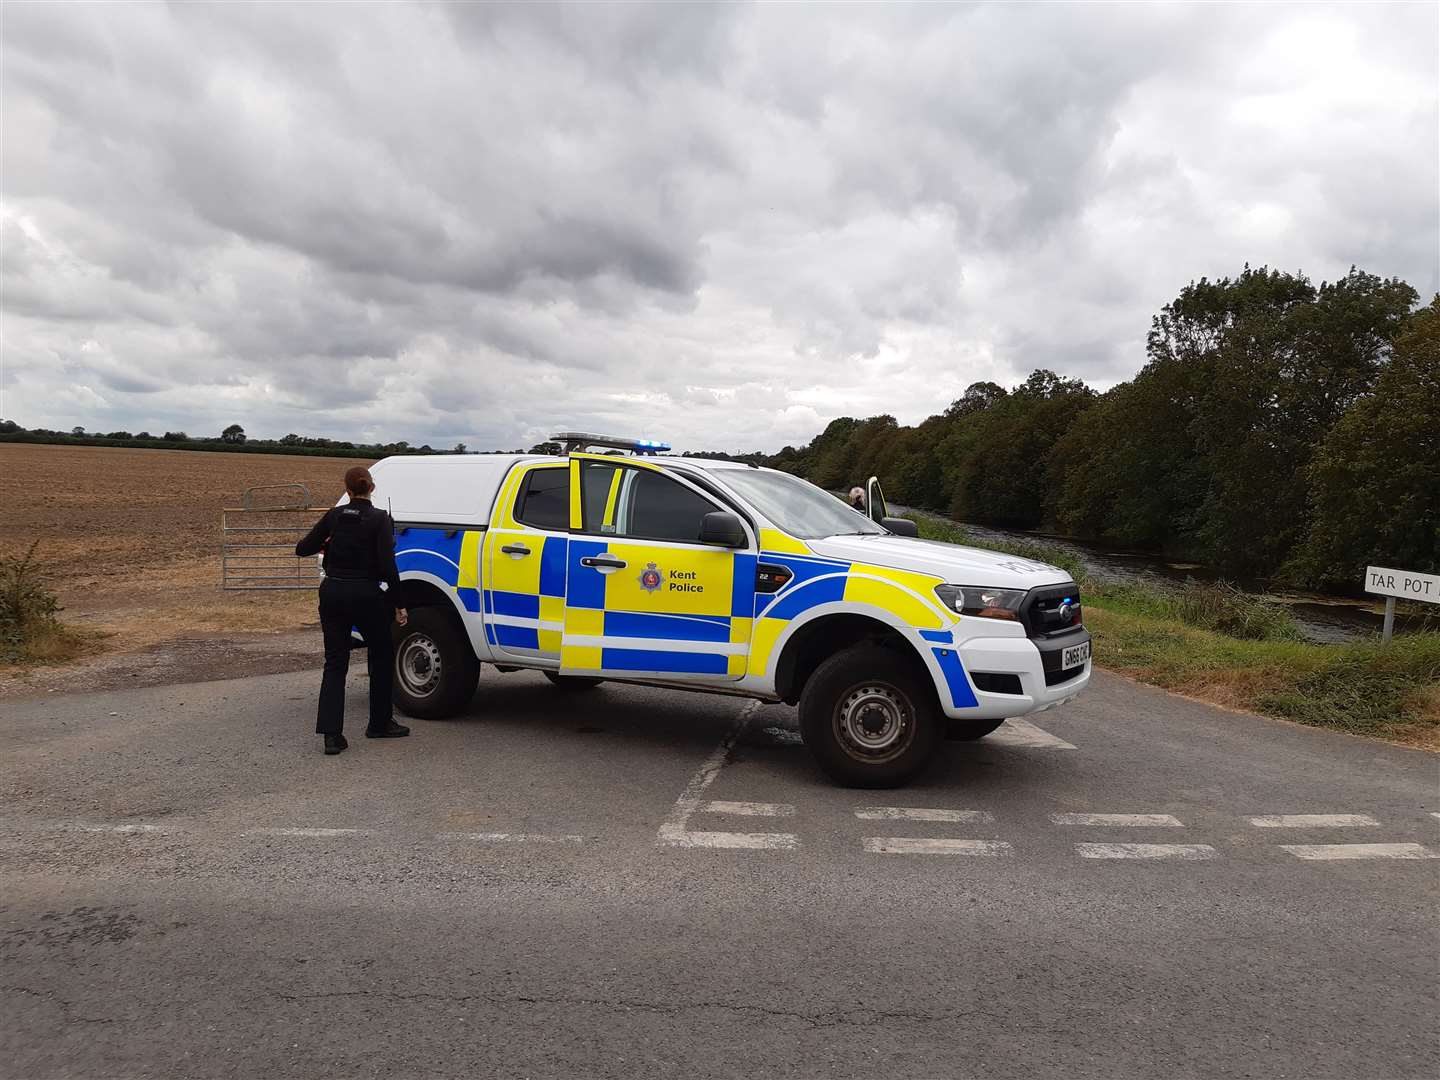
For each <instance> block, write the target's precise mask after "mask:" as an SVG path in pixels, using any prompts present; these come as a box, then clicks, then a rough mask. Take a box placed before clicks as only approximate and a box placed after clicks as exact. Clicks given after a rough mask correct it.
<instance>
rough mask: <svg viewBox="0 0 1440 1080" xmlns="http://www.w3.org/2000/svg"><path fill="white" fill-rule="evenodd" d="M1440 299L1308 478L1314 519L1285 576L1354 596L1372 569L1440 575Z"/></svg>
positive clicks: (1415, 321)
mask: <svg viewBox="0 0 1440 1080" xmlns="http://www.w3.org/2000/svg"><path fill="white" fill-rule="evenodd" d="M1437 416H1440V296H1437V297H1436V298H1435V299H1434V300H1433V301H1432V302H1431V303H1430V305H1429V306H1428V307H1426V308H1425V309H1424V310H1422V311H1420V312H1417V313H1416V314H1415V315H1413V316H1411V318H1410V319H1409V320H1408V322H1407V323H1406V325H1405V327H1404V329H1403V330H1402V331H1401V333H1400V335H1399V336H1398V337H1397V338H1396V339H1395V345H1394V353H1393V355H1392V357H1391V359H1390V362H1389V363H1388V364H1387V365H1386V367H1385V369H1384V371H1383V372H1381V374H1380V377H1379V379H1378V380H1377V381H1376V384H1375V388H1374V393H1373V394H1372V395H1370V396H1366V397H1363V398H1361V399H1360V400H1358V401H1356V402H1355V403H1354V404H1352V405H1351V406H1350V408H1349V409H1348V410H1347V411H1346V412H1345V414H1344V415H1343V416H1342V417H1341V418H1340V420H1339V422H1338V423H1337V424H1336V425H1335V426H1334V428H1333V430H1332V431H1331V432H1330V433H1329V435H1328V437H1327V438H1326V440H1325V442H1324V444H1323V445H1322V446H1321V448H1320V451H1319V453H1317V454H1316V456H1315V460H1314V461H1313V462H1312V463H1311V465H1310V467H1309V469H1308V479H1309V491H1310V510H1311V514H1310V520H1309V525H1308V529H1307V531H1306V534H1305V537H1304V540H1303V542H1302V543H1301V545H1300V546H1299V549H1298V550H1297V551H1296V553H1295V555H1294V557H1293V558H1292V559H1291V560H1290V561H1289V562H1288V563H1287V564H1286V566H1285V571H1284V576H1286V577H1287V578H1290V579H1293V580H1297V581H1301V582H1305V583H1317V584H1325V585H1330V586H1334V587H1339V588H1350V589H1353V588H1355V587H1356V586H1357V585H1358V584H1359V582H1360V581H1361V580H1362V579H1361V575H1362V574H1363V573H1364V568H1365V566H1366V565H1367V564H1370V565H1377V566H1394V567H1397V568H1399V569H1404V570H1419V571H1423V572H1428V573H1435V572H1437V571H1440V425H1437V424H1436V422H1435V418H1436V417H1437Z"/></svg>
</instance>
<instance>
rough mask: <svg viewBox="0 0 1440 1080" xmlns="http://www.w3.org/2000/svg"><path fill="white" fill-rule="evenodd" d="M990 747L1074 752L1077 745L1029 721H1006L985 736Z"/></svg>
mask: <svg viewBox="0 0 1440 1080" xmlns="http://www.w3.org/2000/svg"><path fill="white" fill-rule="evenodd" d="M984 742H985V744H986V745H988V746H1018V747H1025V748H1027V749H1041V748H1049V749H1051V750H1074V749H1075V744H1074V743H1068V742H1066V741H1065V740H1064V739H1062V738H1059V737H1058V736H1055V735H1051V734H1050V732H1048V731H1046V730H1045V729H1044V728H1040V727H1036V726H1035V725H1034V724H1032V723H1030V721H1029V720H1018V719H1017V720H1006V721H1005V723H1003V724H1001V725H1000V726H999V727H998V728H996V729H995V730H994V731H993V732H991V733H990V734H989V735H987V736H985V740H984Z"/></svg>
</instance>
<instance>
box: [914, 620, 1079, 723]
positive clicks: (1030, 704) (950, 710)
mask: <svg viewBox="0 0 1440 1080" xmlns="http://www.w3.org/2000/svg"><path fill="white" fill-rule="evenodd" d="M1089 640H1090V632H1089V631H1088V630H1086V629H1085V628H1084V627H1076V628H1075V629H1074V630H1072V631H1069V632H1067V633H1064V634H1056V635H1053V636H1052V637H1049V638H1036V639H1032V638H1019V637H994V638H989V637H975V638H970V639H969V640H967V641H964V642H962V643H960V644H959V646H958V647H957V649H956V651H957V653H958V654H959V657H960V664H961V666H962V667H963V668H964V669H965V675H966V681H967V682H968V683H969V684H970V689H971V692H972V694H971V696H973V698H974V703H973V704H971V703H970V702H969V700H964V701H958V702H957V701H956V700H955V698H956V697H957V696H958V695H956V694H955V692H954V690H953V689H951V688H948V687H946V686H944V685H940V686H939V687H938V689H939V690H940V700H941V702H942V703H943V704H944V706H945V715H946V716H949V717H954V718H956V719H961V718H968V719H976V720H983V719H991V720H998V719H1001V718H1006V717H1011V716H1025V715H1026V714H1028V713H1035V712H1043V711H1044V710H1046V709H1053V708H1054V707H1055V706H1056V705H1059V704H1060V703H1061V702H1064V701H1069V700H1070V699H1071V698H1073V697H1074V696H1075V695H1076V694H1078V693H1080V691H1081V690H1084V689H1085V687H1086V686H1088V685H1089V683H1090V668H1091V662H1090V661H1088V660H1087V661H1086V662H1085V663H1084V664H1083V665H1080V666H1079V667H1075V668H1070V669H1068V670H1066V669H1062V668H1061V667H1060V658H1061V655H1062V654H1063V652H1064V650H1065V649H1068V648H1070V647H1071V646H1073V645H1080V644H1083V643H1084V642H1087V641H1089ZM1002 691H1004V692H1002Z"/></svg>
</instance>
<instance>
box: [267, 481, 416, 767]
mask: <svg viewBox="0 0 1440 1080" xmlns="http://www.w3.org/2000/svg"><path fill="white" fill-rule="evenodd" d="M345 490H346V491H347V492H348V493H349V495H350V501H349V502H348V503H345V504H343V505H341V506H335V507H332V508H331V509H329V510H327V511H326V512H325V516H324V517H322V518H321V519H320V520H319V521H318V522H316V524H315V527H314V528H313V529H311V530H310V533H309V535H308V536H306V537H305V539H303V540H301V541H300V542H299V543H298V544H296V545H295V554H296V555H300V556H306V555H314V554H316V553H317V552H320V551H322V550H323V551H324V552H325V558H324V563H323V565H324V568H325V580H324V581H323V582H321V583H320V626H321V629H322V630H323V631H324V633H325V674H324V676H323V677H322V679H321V680H320V708H319V713H318V718H317V719H316V721H315V730H316V732H317V733H319V734H321V735H324V736H325V753H327V754H338V753H340V751H342V750H344V749H345V747H346V746H348V745H349V744H348V743H347V742H346V741H345V736H344V735H342V734H341V728H342V727H343V726H344V723H345V674H346V672H348V671H349V669H350V628H351V627H357V628H358V629H359V630H360V636H361V637H363V638H364V639H365V652H366V665H367V666H368V667H369V669H370V724H369V726H368V727H367V728H366V729H365V734H366V735H367V736H368V737H369V738H372V739H398V738H400V737H401V736H402V735H409V734H410V729H409V728H407V727H405V726H403V725H401V724H397V723H396V722H395V718H394V715H393V714H392V713H391V712H390V692H391V687H392V685H393V683H394V680H395V645H394V642H392V641H391V639H390V618H391V613H392V612H393V613H394V618H395V621H396V622H398V623H399V624H400V625H401V626H404V625H405V624H406V623H407V622H408V621H409V616H408V614H407V613H406V611H405V609H404V608H403V607H401V606H400V574H399V572H398V571H397V570H396V569H395V527H394V525H393V524H392V523H391V521H390V515H389V514H387V513H386V512H385V511H384V510H378V509H376V508H375V506H374V505H373V504H372V503H371V502H370V495H371V494H372V493H373V492H374V490H375V481H374V480H372V479H371V478H370V470H369V469H367V468H365V467H364V466H363V465H357V466H355V468H353V469H351V470H349V471H348V472H347V473H346V474H345ZM382 581H383V582H385V584H386V589H385V591H383V592H382V591H381V589H380V582H382Z"/></svg>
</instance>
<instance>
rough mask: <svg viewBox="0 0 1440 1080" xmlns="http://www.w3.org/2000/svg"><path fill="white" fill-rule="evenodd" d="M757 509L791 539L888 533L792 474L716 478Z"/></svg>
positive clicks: (748, 472)
mask: <svg viewBox="0 0 1440 1080" xmlns="http://www.w3.org/2000/svg"><path fill="white" fill-rule="evenodd" d="M711 475H712V476H715V478H716V479H717V480H722V481H724V482H725V483H726V484H727V485H729V486H730V487H732V488H734V489H735V491H736V492H737V493H738V494H740V495H742V496H743V497H744V498H745V499H746V501H748V502H750V503H751V504H752V505H754V507H755V509H757V510H759V511H760V512H761V513H762V514H764V515H765V516H766V517H768V518H769V519H770V520H771V521H773V522H774V523H775V524H776V525H778V526H779V527H780V528H782V529H784V530H785V531H786V532H788V533H789V534H790V535H791V536H798V537H800V538H801V539H802V540H815V539H818V538H819V537H822V536H839V535H841V534H842V533H844V534H850V533H877V534H878V533H884V532H885V531H886V530H885V529H883V528H881V527H880V526H879V525H877V524H875V522H873V521H871V520H870V519H869V518H868V517H866V516H865V515H864V514H862V513H860V511H858V510H852V509H850V507H848V506H846V505H845V504H844V503H843V502H841V501H840V500H839V499H837V498H836V497H835V496H834V495H831V494H830V493H829V492H826V491H822V490H821V489H820V488H818V487H816V486H815V485H814V484H811V483H808V482H806V481H804V480H801V479H800V478H799V477H798V476H791V475H790V474H789V473H782V472H769V471H766V470H764V469H726V470H725V471H724V472H723V473H720V474H719V475H716V473H711Z"/></svg>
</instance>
